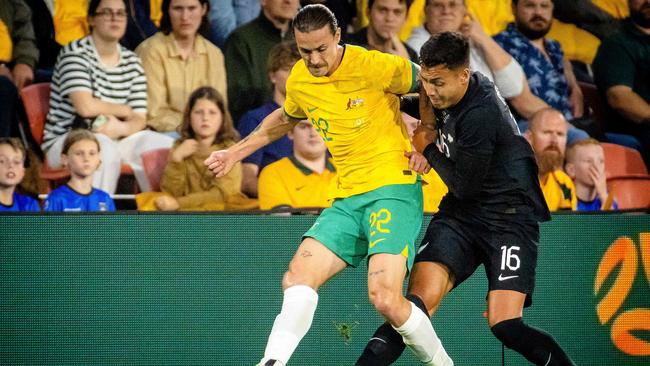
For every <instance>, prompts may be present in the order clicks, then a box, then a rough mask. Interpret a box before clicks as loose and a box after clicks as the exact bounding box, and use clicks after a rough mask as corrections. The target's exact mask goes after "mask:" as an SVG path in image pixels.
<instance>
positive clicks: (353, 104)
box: [345, 98, 365, 111]
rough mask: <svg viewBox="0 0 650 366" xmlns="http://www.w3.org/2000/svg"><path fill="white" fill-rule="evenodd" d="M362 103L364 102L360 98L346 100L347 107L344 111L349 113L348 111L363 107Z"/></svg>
mask: <svg viewBox="0 0 650 366" xmlns="http://www.w3.org/2000/svg"><path fill="white" fill-rule="evenodd" d="M364 103H365V100H363V99H362V98H357V99H352V98H348V105H347V108H345V110H346V111H349V110H350V109H355V108H359V107H363V104H364Z"/></svg>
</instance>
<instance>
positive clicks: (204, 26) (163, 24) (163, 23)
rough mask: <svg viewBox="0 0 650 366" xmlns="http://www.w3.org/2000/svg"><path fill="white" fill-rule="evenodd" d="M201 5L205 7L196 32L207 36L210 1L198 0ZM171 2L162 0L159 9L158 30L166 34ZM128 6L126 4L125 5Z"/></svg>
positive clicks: (208, 31)
mask: <svg viewBox="0 0 650 366" xmlns="http://www.w3.org/2000/svg"><path fill="white" fill-rule="evenodd" d="M198 1H199V4H201V7H203V6H205V7H206V8H207V10H206V12H205V15H203V18H201V25H200V26H199V29H198V30H197V33H198V34H200V35H202V36H203V37H207V36H208V35H209V34H210V20H209V19H208V14H209V13H210V1H208V0H198ZM171 4H172V0H163V2H162V5H161V7H160V10H161V11H162V16H161V17H160V27H159V28H160V31H161V32H162V33H163V34H165V35H168V34H169V33H171V32H172V30H173V29H172V21H171V19H170V16H169V7H170V6H171ZM127 8H128V6H127Z"/></svg>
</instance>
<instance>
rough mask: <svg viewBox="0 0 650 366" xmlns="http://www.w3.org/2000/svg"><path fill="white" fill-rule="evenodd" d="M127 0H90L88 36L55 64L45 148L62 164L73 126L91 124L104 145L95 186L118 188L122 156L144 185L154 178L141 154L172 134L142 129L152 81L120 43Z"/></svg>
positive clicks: (165, 142)
mask: <svg viewBox="0 0 650 366" xmlns="http://www.w3.org/2000/svg"><path fill="white" fill-rule="evenodd" d="M126 18H127V8H126V4H125V2H124V1H123V0H91V1H90V4H89V7H88V24H89V26H90V28H91V33H90V35H89V36H87V37H84V38H81V39H79V40H77V41H74V42H72V43H70V44H68V45H67V46H65V47H64V48H63V49H62V50H61V53H60V54H59V57H58V59H57V63H56V65H55V67H54V74H53V77H52V92H51V94H50V111H49V113H48V116H47V123H46V124H45V132H44V139H43V144H42V148H43V150H44V151H45V152H46V154H47V159H48V163H49V164H50V165H51V166H52V167H58V166H60V165H61V149H62V148H63V142H64V140H65V138H66V136H67V134H68V132H69V131H70V130H71V129H73V128H87V129H92V131H93V132H94V133H95V135H96V137H97V140H98V141H99V144H100V146H101V148H100V151H101V161H102V164H101V165H100V167H99V169H98V170H97V172H95V174H94V177H93V186H94V187H96V188H100V189H101V190H103V191H106V192H108V193H109V194H111V193H114V192H115V188H116V186H117V180H118V178H119V176H120V166H121V164H122V162H125V163H127V164H129V165H130V166H131V167H132V168H133V171H134V174H135V177H136V179H137V181H138V184H139V185H140V188H141V189H142V190H143V191H147V190H149V182H148V180H147V178H146V176H145V174H144V171H143V170H142V161H141V158H140V154H142V153H143V152H144V151H147V150H150V149H158V148H169V147H171V145H172V142H173V139H172V138H171V137H168V136H164V135H162V134H159V133H156V132H153V131H143V130H144V127H145V125H146V119H145V116H146V113H147V82H146V78H145V75H144V69H143V68H142V64H141V62H140V58H139V57H138V56H136V55H135V54H134V53H133V52H131V51H129V50H127V49H126V48H124V47H122V46H120V44H119V41H120V38H122V36H124V33H125V31H126Z"/></svg>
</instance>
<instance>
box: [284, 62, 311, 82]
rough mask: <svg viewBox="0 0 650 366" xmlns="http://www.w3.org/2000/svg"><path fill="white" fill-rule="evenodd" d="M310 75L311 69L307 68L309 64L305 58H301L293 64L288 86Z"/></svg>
mask: <svg viewBox="0 0 650 366" xmlns="http://www.w3.org/2000/svg"><path fill="white" fill-rule="evenodd" d="M309 76H311V74H310V73H309V69H307V65H305V60H303V59H300V60H298V61H297V62H296V63H295V64H294V65H293V67H292V68H291V71H290V72H289V76H288V77H287V82H286V83H287V87H288V86H289V85H291V84H294V83H297V82H300V81H302V80H305V79H306V78H308V77H309Z"/></svg>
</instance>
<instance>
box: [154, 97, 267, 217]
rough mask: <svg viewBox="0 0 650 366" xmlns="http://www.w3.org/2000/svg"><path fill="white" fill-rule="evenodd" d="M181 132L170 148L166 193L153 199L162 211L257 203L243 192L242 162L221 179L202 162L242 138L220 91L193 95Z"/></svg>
mask: <svg viewBox="0 0 650 366" xmlns="http://www.w3.org/2000/svg"><path fill="white" fill-rule="evenodd" d="M179 134H180V135H181V137H180V139H179V140H178V141H176V143H175V144H174V146H173V147H172V149H171V151H170V154H169V162H168V163H167V166H166V167H165V171H164V173H163V177H162V180H161V182H160V187H161V189H162V191H163V192H165V193H167V194H166V195H164V196H160V197H158V198H156V200H155V201H154V203H155V205H156V207H157V208H158V209H159V210H163V211H175V210H193V211H201V210H223V209H233V208H253V207H255V206H256V203H255V201H253V200H249V199H248V198H247V197H246V196H245V195H244V194H243V193H241V180H242V171H241V164H240V163H237V165H235V166H234V167H233V169H232V171H231V172H230V173H228V174H227V175H226V176H224V177H222V178H219V179H217V178H215V177H214V175H213V174H212V172H211V171H210V170H209V169H206V168H205V166H204V165H203V161H204V160H205V159H207V158H208V156H209V155H210V153H211V152H212V151H215V150H222V149H226V148H228V147H230V146H231V145H233V144H234V143H235V142H236V141H237V140H238V139H239V134H238V133H237V130H235V127H234V126H233V123H232V119H231V118H230V114H229V113H228V110H227V109H226V105H225V101H224V98H223V97H222V96H221V94H219V92H218V91H217V90H215V89H214V88H212V87H201V88H199V89H197V90H195V91H194V92H193V93H192V94H191V95H190V99H189V101H188V103H187V106H186V107H185V112H184V114H183V123H182V124H181V126H180V129H179Z"/></svg>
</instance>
